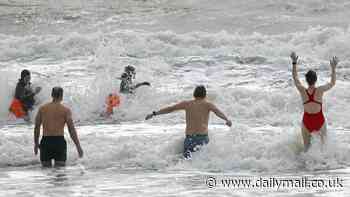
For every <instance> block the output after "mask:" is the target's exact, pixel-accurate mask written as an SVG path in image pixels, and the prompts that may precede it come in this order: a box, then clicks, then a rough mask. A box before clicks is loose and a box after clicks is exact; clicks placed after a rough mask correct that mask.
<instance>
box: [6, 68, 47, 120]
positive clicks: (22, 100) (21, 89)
mask: <svg viewBox="0 0 350 197" xmlns="http://www.w3.org/2000/svg"><path fill="white" fill-rule="evenodd" d="M30 80H31V75H30V72H29V70H26V69H24V70H22V72H21V78H20V79H19V81H18V83H17V86H16V90H15V98H14V100H13V101H12V104H11V106H10V109H9V110H10V112H12V113H14V114H15V115H16V117H17V118H24V119H25V120H29V119H30V118H29V111H31V110H33V106H34V104H35V98H34V96H35V95H36V94H38V93H39V92H40V90H41V87H36V88H35V89H33V87H32V84H31V83H30ZM16 105H17V106H16Z"/></svg>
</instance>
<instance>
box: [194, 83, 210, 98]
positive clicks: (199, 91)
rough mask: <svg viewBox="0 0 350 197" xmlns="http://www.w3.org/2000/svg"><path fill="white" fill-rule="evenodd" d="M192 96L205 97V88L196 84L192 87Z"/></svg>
mask: <svg viewBox="0 0 350 197" xmlns="http://www.w3.org/2000/svg"><path fill="white" fill-rule="evenodd" d="M193 96H194V97H195V98H205V97H206V96H207V90H206V89H205V87H204V86H203V85H200V86H197V87H196V88H195V89H194V92H193Z"/></svg>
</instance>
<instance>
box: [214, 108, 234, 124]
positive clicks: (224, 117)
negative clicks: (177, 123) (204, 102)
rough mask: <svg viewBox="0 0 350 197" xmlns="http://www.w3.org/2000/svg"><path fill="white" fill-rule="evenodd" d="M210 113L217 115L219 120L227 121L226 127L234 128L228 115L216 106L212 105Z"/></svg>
mask: <svg viewBox="0 0 350 197" xmlns="http://www.w3.org/2000/svg"><path fill="white" fill-rule="evenodd" d="M210 111H212V112H214V113H215V115H217V116H218V117H219V118H221V119H223V120H225V121H226V125H227V126H229V127H230V126H232V122H231V120H229V119H228V118H227V117H226V115H225V114H224V113H223V112H222V111H221V110H219V109H218V108H217V107H216V106H215V105H214V104H212V103H210Z"/></svg>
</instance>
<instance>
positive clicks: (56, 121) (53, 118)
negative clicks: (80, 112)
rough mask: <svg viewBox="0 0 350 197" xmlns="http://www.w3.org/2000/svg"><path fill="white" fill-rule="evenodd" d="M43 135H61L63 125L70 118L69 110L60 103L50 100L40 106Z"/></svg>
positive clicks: (39, 113)
mask: <svg viewBox="0 0 350 197" xmlns="http://www.w3.org/2000/svg"><path fill="white" fill-rule="evenodd" d="M38 115H40V118H41V121H42V124H43V136H63V134H64V126H65V124H66V123H67V121H68V120H70V119H71V112H70V110H69V109H68V108H67V107H65V106H63V105H62V104H61V103H57V102H51V103H47V104H45V105H44V106H42V107H40V109H39V112H38Z"/></svg>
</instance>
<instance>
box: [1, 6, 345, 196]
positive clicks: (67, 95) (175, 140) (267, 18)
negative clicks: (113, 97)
mask: <svg viewBox="0 0 350 197" xmlns="http://www.w3.org/2000/svg"><path fill="white" fill-rule="evenodd" d="M349 7H350V4H349V2H348V1H345V0H337V1H335V0H327V1H326V0H310V1H307V2H305V1H300V0H292V1H288V2H286V1H280V0H266V1H258V0H247V1H236V0H231V1H226V0H220V1H217V2H213V1H206V0H190V1H183V0H179V1H168V0H144V1H141V0H125V1H111V0H105V1H98V0H93V1H86V0H73V1H55V0H50V1H41V0H33V1H16V0H8V1H7V0H1V1H0V183H1V184H0V196H232V195H237V196H265V195H268V196H284V195H285V196H309V195H310V196H349V193H350V191H349V189H348V188H349V177H350V176H349V167H348V165H349V163H350V158H349V157H348V155H349V153H350V147H349V145H348V144H349V131H350V123H349V121H348V120H349V115H348V114H349V113H350V109H349V107H348V103H349V101H350V94H349V93H348V91H347V90H348V89H349V87H350V83H349V79H350V69H349V67H348V64H349V57H350V52H349V51H350V28H349V25H348V24H349V23H348V17H349V15H350V12H348V9H349ZM291 51H296V52H297V55H299V56H300V65H299V66H298V70H299V76H300V78H301V80H302V82H303V83H304V84H305V80H304V77H303V75H304V74H305V72H306V71H307V70H308V69H314V70H316V71H317V73H318V85H321V84H324V83H327V82H328V81H329V80H330V66H329V59H330V58H331V57H332V56H335V55H336V56H338V57H339V59H340V60H341V63H340V64H339V65H338V67H337V83H336V86H335V87H334V88H333V89H332V90H330V91H329V92H327V93H326V94H325V95H324V101H323V111H324V113H325V115H326V117H327V125H328V139H327V143H326V146H324V147H322V146H321V145H320V139H319V136H315V137H314V138H313V141H312V147H311V149H310V151H309V152H307V153H304V152H302V138H301V133H300V122H301V116H302V103H301V99H300V96H299V95H298V92H297V90H296V88H295V87H294V85H293V81H292V78H291V65H290V64H291V61H290V58H289V55H290V53H291ZM129 64H130V65H134V66H135V67H136V72H137V74H136V81H137V82H143V81H149V82H150V83H151V85H152V86H151V87H141V88H139V89H138V90H137V92H136V94H135V95H132V96H121V101H122V102H121V106H120V107H119V108H118V109H117V110H116V111H115V113H114V114H113V115H112V116H111V117H110V118H108V119H105V118H103V117H101V116H100V114H101V113H102V112H103V110H104V108H105V104H104V103H105V98H106V96H107V95H108V94H109V93H111V92H117V91H118V89H119V84H120V80H119V77H120V75H121V74H122V72H123V70H124V67H125V66H126V65H129ZM22 69H29V70H30V71H31V72H32V82H33V85H34V86H41V87H42V88H43V89H42V91H41V93H40V94H39V95H37V98H36V99H37V100H38V102H39V104H38V105H39V106H40V105H41V104H43V103H45V102H48V101H50V92H51V88H52V87H53V86H57V85H60V86H62V87H63V88H64V90H65V92H64V104H65V105H67V106H69V107H70V108H71V109H72V112H73V118H74V120H75V122H76V125H77V130H78V133H79V137H80V140H81V144H82V147H83V149H84V153H85V155H84V158H82V159H78V157H77V153H76V150H75V147H74V144H73V143H72V141H71V140H70V139H69V135H68V134H67V133H66V139H67V141H68V161H67V167H66V168H61V169H41V167H40V162H39V158H38V156H35V155H34V153H33V125H32V124H31V123H29V124H28V123H25V122H23V121H18V120H14V119H13V117H11V115H10V114H9V112H8V106H9V104H10V102H11V99H12V97H13V94H14V88H15V86H16V82H17V81H18V78H19V75H20V71H21V70H22ZM198 84H204V85H205V86H206V87H207V89H208V100H210V101H212V102H214V103H215V104H216V105H217V106H218V107H219V108H220V109H222V111H224V112H225V114H227V116H228V117H230V119H232V121H233V126H232V127H231V128H228V127H225V125H224V122H223V121H222V120H220V119H218V118H217V117H215V115H211V120H210V125H211V126H210V127H209V138H210V143H209V145H208V146H206V147H203V148H202V150H201V151H200V152H197V153H194V154H193V158H192V159H191V160H184V159H183V158H182V156H181V155H182V146H183V139H184V128H185V125H184V123H185V119H184V113H182V112H178V113H172V114H168V115H163V116H157V117H155V118H154V119H152V120H149V121H144V118H145V116H146V115H147V114H148V113H150V112H152V111H153V110H157V109H160V108H161V107H164V106H167V105H169V104H174V103H176V102H178V101H180V100H186V99H191V98H192V91H193V89H194V87H195V86H196V85H198ZM36 112H37V107H36V108H35V109H34V111H33V112H32V114H31V115H32V116H31V121H33V120H34V117H35V115H36ZM260 177H263V178H266V179H269V178H274V177H275V178H286V179H291V178H294V179H295V180H296V179H298V178H302V177H308V178H310V179H312V178H318V179H333V178H334V179H336V178H339V179H342V187H338V188H335V189H334V188H322V189H314V188H311V189H310V188H308V189H305V188H304V189H303V188H301V189H300V188H292V187H287V188H283V189H277V188H265V189H262V188H245V189H242V188H240V189H237V188H233V187H226V186H223V185H220V181H221V180H223V179H235V178H241V179H244V178H248V179H249V178H251V179H259V178H260ZM208 178H215V179H216V183H217V184H216V185H215V187H212V186H213V185H211V184H208ZM266 190H267V191H266Z"/></svg>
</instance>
